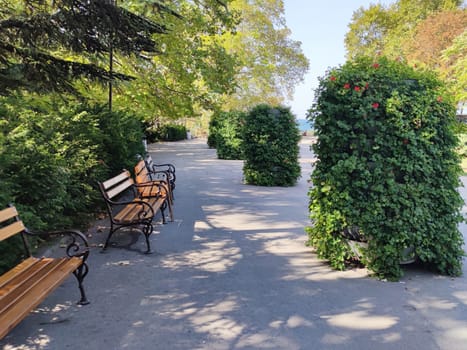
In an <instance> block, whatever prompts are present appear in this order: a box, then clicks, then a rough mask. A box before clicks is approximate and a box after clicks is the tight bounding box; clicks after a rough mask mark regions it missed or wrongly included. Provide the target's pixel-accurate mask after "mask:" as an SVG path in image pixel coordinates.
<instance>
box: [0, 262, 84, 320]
mask: <svg viewBox="0 0 467 350" xmlns="http://www.w3.org/2000/svg"><path fill="white" fill-rule="evenodd" d="M80 264H81V259H79V258H71V259H70V258H59V259H53V258H43V259H38V260H37V261H36V262H35V264H33V265H31V266H30V267H29V268H28V269H25V270H23V271H21V272H20V273H19V274H18V275H17V276H15V277H14V278H12V279H11V280H10V282H9V283H8V284H7V285H5V286H4V287H3V288H2V289H1V290H0V313H3V312H5V310H6V309H7V308H8V307H10V306H11V304H13V303H15V301H16V300H17V299H19V298H22V297H23V295H24V294H25V293H27V292H28V290H29V289H30V288H32V287H33V286H34V285H35V284H37V283H39V282H40V281H41V280H42V279H44V278H47V277H48V276H49V275H53V274H55V273H56V272H57V271H62V270H64V269H65V270H66V273H67V274H69V273H70V272H72V271H74V270H76V268H77V267H78V266H79V265H80Z"/></svg>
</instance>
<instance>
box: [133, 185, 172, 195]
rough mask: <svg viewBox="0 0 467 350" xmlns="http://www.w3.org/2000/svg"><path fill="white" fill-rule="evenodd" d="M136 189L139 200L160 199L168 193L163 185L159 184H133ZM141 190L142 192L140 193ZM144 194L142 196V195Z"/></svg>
mask: <svg viewBox="0 0 467 350" xmlns="http://www.w3.org/2000/svg"><path fill="white" fill-rule="evenodd" d="M135 187H136V189H138V192H139V195H140V198H144V197H162V196H165V195H167V194H168V193H169V189H168V188H167V186H166V185H165V184H164V183H160V182H154V181H151V182H149V181H148V182H141V183H138V184H135ZM140 189H142V191H140ZM143 193H144V195H143Z"/></svg>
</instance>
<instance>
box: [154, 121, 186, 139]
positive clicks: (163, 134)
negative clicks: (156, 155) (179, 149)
mask: <svg viewBox="0 0 467 350" xmlns="http://www.w3.org/2000/svg"><path fill="white" fill-rule="evenodd" d="M186 133H187V129H186V127H185V126H183V125H176V124H167V125H163V126H162V127H161V128H160V129H159V130H158V134H159V137H158V139H159V140H161V141H180V140H185V139H186Z"/></svg>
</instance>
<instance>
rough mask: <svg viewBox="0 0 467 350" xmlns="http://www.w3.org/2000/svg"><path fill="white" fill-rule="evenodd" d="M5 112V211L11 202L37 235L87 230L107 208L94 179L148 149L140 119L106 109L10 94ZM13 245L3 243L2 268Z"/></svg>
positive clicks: (0, 154) (0, 108)
mask: <svg viewBox="0 0 467 350" xmlns="http://www.w3.org/2000/svg"><path fill="white" fill-rule="evenodd" d="M0 115H2V119H1V123H0V163H1V164H2V166H1V168H0V184H1V189H0V208H5V207H6V205H7V204H8V203H13V204H14V205H15V206H16V207H17V208H18V210H19V211H20V213H21V217H22V219H23V221H24V222H25V223H26V225H27V226H28V227H30V228H32V229H34V230H50V229H57V228H65V227H84V226H85V225H86V224H88V223H89V221H90V220H91V218H92V214H95V213H96V208H99V207H101V203H102V199H101V198H100V194H99V192H98V189H97V184H96V181H98V180H104V179H105V178H106V177H108V176H109V175H111V174H112V175H113V174H116V173H117V172H118V171H121V169H122V168H128V169H132V168H133V166H134V163H135V155H136V154H141V153H142V152H143V151H144V149H143V145H142V135H143V129H142V125H141V122H140V121H138V120H137V119H135V118H134V117H133V116H131V115H128V114H126V113H123V112H109V111H108V108H106V107H105V106H101V107H92V108H91V107H89V106H86V105H80V104H72V103H66V102H65V101H64V100H62V99H61V98H53V97H51V96H42V97H40V98H39V97H33V96H27V95H26V96H10V97H2V98H1V99H0ZM3 243H8V242H3ZM14 247H16V244H15V243H12V244H10V245H8V244H7V245H3V244H2V247H0V254H1V256H2V261H1V264H6V265H8V264H9V260H8V259H9V257H8V256H9V255H8V254H9V253H10V252H12V250H13V249H15V248H14ZM11 255H12V256H13V255H15V254H13V253H11Z"/></svg>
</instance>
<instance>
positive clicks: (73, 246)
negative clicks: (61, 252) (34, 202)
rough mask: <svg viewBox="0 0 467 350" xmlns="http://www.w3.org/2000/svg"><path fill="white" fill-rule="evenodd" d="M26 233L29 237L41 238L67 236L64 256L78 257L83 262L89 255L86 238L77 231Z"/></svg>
mask: <svg viewBox="0 0 467 350" xmlns="http://www.w3.org/2000/svg"><path fill="white" fill-rule="evenodd" d="M26 233H27V234H28V235H30V236H36V237H43V236H68V237H70V240H69V241H68V242H67V245H66V254H67V256H69V257H79V258H82V259H83V261H85V260H86V259H87V258H88V255H89V243H88V240H87V238H86V236H85V235H84V234H83V233H82V232H80V231H78V230H60V231H48V232H31V231H29V230H27V231H26Z"/></svg>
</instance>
